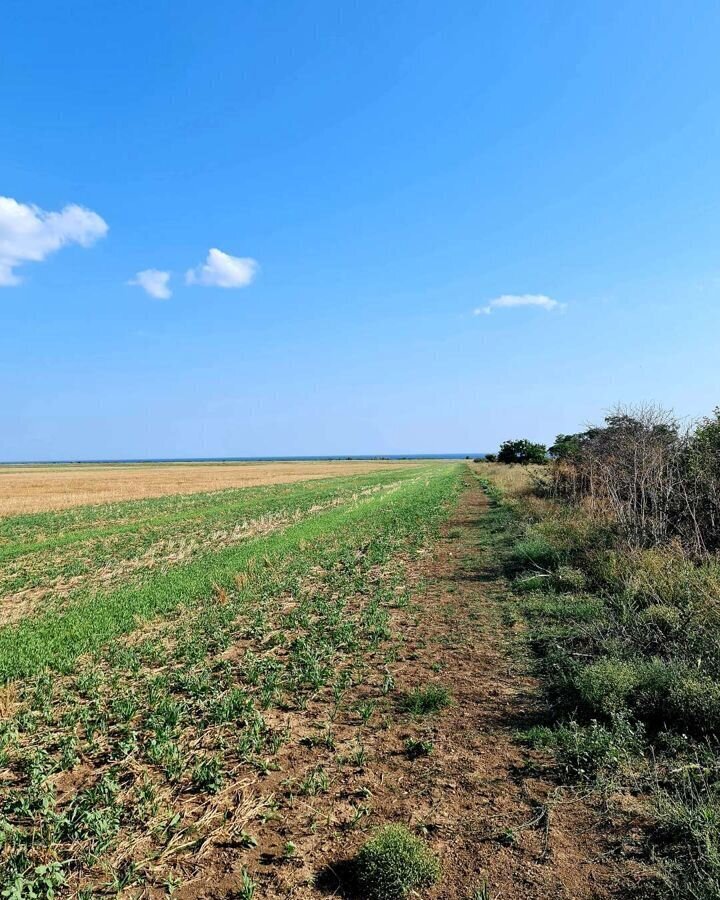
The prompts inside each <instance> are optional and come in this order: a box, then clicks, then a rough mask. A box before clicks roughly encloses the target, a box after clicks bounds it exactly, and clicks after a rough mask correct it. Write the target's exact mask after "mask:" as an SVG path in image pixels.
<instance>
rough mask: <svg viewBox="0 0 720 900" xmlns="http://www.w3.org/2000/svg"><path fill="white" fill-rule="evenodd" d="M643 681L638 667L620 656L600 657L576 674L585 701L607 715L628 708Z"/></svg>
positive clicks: (577, 688)
mask: <svg viewBox="0 0 720 900" xmlns="http://www.w3.org/2000/svg"><path fill="white" fill-rule="evenodd" d="M639 682H640V674H639V671H638V667H637V666H636V665H634V664H633V663H629V662H624V661H623V660H619V659H600V660H598V661H597V662H594V663H592V664H591V665H589V666H585V667H584V668H582V669H581V670H580V671H579V672H578V674H577V675H576V677H575V688H576V690H577V693H578V697H579V699H580V701H581V703H582V704H583V705H584V706H585V707H586V708H587V709H588V710H589V712H590V713H591V714H595V715H597V716H600V717H601V718H604V719H609V718H611V717H612V716H613V715H616V714H617V713H622V712H625V711H626V710H627V709H628V705H629V704H628V701H629V699H630V697H631V695H632V694H633V692H634V691H635V690H636V689H637V687H638V684H639Z"/></svg>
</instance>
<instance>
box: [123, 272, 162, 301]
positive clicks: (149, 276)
mask: <svg viewBox="0 0 720 900" xmlns="http://www.w3.org/2000/svg"><path fill="white" fill-rule="evenodd" d="M169 282H170V272H163V271H162V270H161V269H143V270H142V272H138V273H137V275H136V276H135V277H134V278H132V279H131V280H130V281H128V284H132V285H135V286H137V287H141V288H142V289H143V290H144V291H145V293H146V294H149V295H150V296H151V297H154V298H155V299H156V300H169V299H170V297H172V291H171V290H170V284H169Z"/></svg>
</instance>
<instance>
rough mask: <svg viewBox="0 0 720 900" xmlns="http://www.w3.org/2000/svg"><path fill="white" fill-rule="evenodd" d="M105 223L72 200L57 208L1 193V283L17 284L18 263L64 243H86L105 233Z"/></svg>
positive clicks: (37, 258) (41, 256) (34, 259)
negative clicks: (68, 203) (62, 207)
mask: <svg viewBox="0 0 720 900" xmlns="http://www.w3.org/2000/svg"><path fill="white" fill-rule="evenodd" d="M107 230H108V226H107V223H106V222H105V221H104V220H103V219H102V218H101V217H100V216H99V215H98V214H97V213H94V212H93V211H92V210H90V209H85V208H84V207H82V206H77V205H75V204H71V205H70V206H66V207H64V209H62V210H60V212H46V211H45V210H44V209H40V208H39V207H38V206H32V205H28V204H26V203H18V201H17V200H13V199H12V197H0V287H10V286H12V285H16V284H20V280H21V279H20V277H19V276H18V275H17V274H16V273H15V271H14V270H15V268H16V267H17V266H21V265H23V263H27V262H41V261H42V260H43V259H45V257H46V256H49V254H51V253H54V252H55V251H56V250H59V249H60V248H61V247H64V246H65V245H66V244H80V246H81V247H89V246H90V245H91V244H94V243H95V241H97V240H98V239H99V238H101V237H104V236H105V235H106V234H107Z"/></svg>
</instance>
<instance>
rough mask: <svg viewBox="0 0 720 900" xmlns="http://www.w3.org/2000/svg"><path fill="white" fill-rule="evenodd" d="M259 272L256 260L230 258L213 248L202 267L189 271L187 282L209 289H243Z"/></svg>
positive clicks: (242, 257)
mask: <svg viewBox="0 0 720 900" xmlns="http://www.w3.org/2000/svg"><path fill="white" fill-rule="evenodd" d="M257 270H258V264H257V262H256V261H255V260H254V259H251V258H250V257H247V256H230V254H229V253H223V252H222V250H218V249H217V248H215V247H213V248H212V250H210V251H209V252H208V255H207V259H206V260H205V262H204V263H203V264H202V265H200V266H197V267H196V268H194V269H188V270H187V273H186V274H185V281H186V282H187V283H188V284H204V285H207V286H208V287H222V288H241V287H247V286H248V285H249V284H250V282H251V281H252V280H253V278H254V277H255V273H256V272H257Z"/></svg>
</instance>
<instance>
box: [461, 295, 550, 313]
mask: <svg viewBox="0 0 720 900" xmlns="http://www.w3.org/2000/svg"><path fill="white" fill-rule="evenodd" d="M513 306H539V307H540V308H541V309H546V310H548V312H552V310H554V309H562V308H563V307H564V306H565V304H564V303H558V301H557V300H553V299H552V297H546V296H545V295H544V294H503V295H502V297H496V298H495V299H494V300H491V301H490V302H489V303H488V304H487V306H478V308H477V309H474V310H473V315H474V316H483V315H484V316H489V315H490V313H491V312H492V311H493V310H494V309H507V308H509V307H513Z"/></svg>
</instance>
